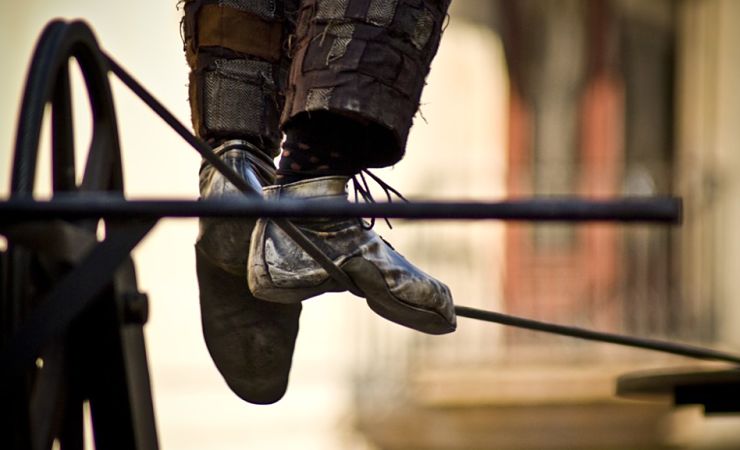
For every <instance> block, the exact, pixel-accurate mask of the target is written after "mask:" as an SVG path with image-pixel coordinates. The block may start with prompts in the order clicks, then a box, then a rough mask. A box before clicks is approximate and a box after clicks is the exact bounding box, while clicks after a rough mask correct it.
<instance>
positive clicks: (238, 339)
mask: <svg viewBox="0 0 740 450" xmlns="http://www.w3.org/2000/svg"><path fill="white" fill-rule="evenodd" d="M215 152H216V154H218V155H219V156H220V157H221V158H222V159H223V161H224V162H226V164H228V165H229V166H230V167H231V168H233V169H234V170H236V171H237V173H239V174H240V175H241V176H242V177H243V178H244V179H245V180H247V182H249V183H250V184H251V185H252V186H253V187H255V188H256V189H257V191H258V192H259V191H260V190H261V189H262V185H264V184H269V183H271V182H272V181H273V179H274V173H275V168H274V166H273V165H272V162H271V161H269V160H268V159H267V158H266V157H262V156H260V155H262V153H261V152H260V150H259V149H257V148H256V147H254V146H252V145H251V144H249V143H247V142H245V141H240V140H233V141H227V142H225V143H224V144H223V145H221V146H220V147H218V148H217V149H215ZM200 192H201V198H202V199H205V198H218V197H224V196H232V195H233V196H237V195H244V194H243V193H241V192H240V191H239V190H238V189H237V188H236V187H234V186H233V185H232V184H231V183H229V182H228V181H227V180H226V179H225V178H224V177H223V176H222V175H221V174H220V173H219V172H218V171H216V170H215V169H213V167H211V166H210V165H209V164H204V165H203V167H202V168H201V172H200ZM254 224H255V221H254V220H249V219H247V220H243V219H239V220H236V219H221V218H203V219H201V221H200V234H199V236H198V240H197V242H196V245H195V249H196V252H195V255H196V268H197V275H198V285H199V287H200V309H201V324H202V327H203V336H204V338H205V341H206V346H207V348H208V351H209V353H210V355H211V358H212V359H213V362H214V363H215V365H216V368H217V369H218V371H219V372H220V373H221V375H222V376H223V378H224V380H225V381H226V383H227V385H228V386H229V387H230V388H231V390H232V391H234V393H236V394H237V395H238V396H239V397H241V398H242V399H244V400H246V401H248V402H250V403H256V404H269V403H274V402H276V401H278V400H280V398H282V396H283V395H284V394H285V390H286V388H287V385H288V376H289V373H290V367H291V363H292V359H293V350H294V348H295V341H296V337H297V335H298V321H299V317H300V314H301V305H300V304H294V305H280V304H270V303H267V302H263V301H261V300H259V299H257V298H255V297H254V296H253V295H252V294H251V293H250V292H249V288H248V287H247V283H246V279H245V277H244V271H245V269H246V264H247V251H248V250H249V237H250V235H251V233H252V229H253V227H254Z"/></svg>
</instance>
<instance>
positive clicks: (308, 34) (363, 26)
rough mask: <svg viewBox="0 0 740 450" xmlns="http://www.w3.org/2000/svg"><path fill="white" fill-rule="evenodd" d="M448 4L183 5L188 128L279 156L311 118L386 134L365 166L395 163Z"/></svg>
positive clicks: (240, 1)
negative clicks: (337, 119) (337, 118)
mask: <svg viewBox="0 0 740 450" xmlns="http://www.w3.org/2000/svg"><path fill="white" fill-rule="evenodd" d="M449 3H450V0H185V2H184V9H185V15H184V18H183V32H184V42H185V53H186V56H187V60H188V64H189V66H190V68H191V72H190V88H189V89H190V91H189V97H190V103H191V111H192V121H193V127H194V129H195V131H196V133H197V134H198V135H199V136H200V137H202V138H203V139H206V140H209V141H211V142H212V143H218V142H219V141H221V140H225V139H234V138H241V139H248V140H250V141H251V142H253V143H255V144H256V145H258V146H259V147H260V148H261V149H262V151H264V152H265V153H266V154H267V155H269V156H271V157H274V156H276V155H277V154H278V152H279V146H280V142H281V139H282V130H283V129H284V128H285V127H287V126H289V125H290V123H291V121H292V120H294V119H295V118H296V117H298V116H300V115H305V114H311V112H313V111H328V112H330V113H334V114H339V115H343V116H345V117H351V118H356V119H357V120H358V121H363V122H364V123H367V122H370V123H373V124H377V125H380V126H381V129H383V130H385V131H387V132H388V133H390V134H391V136H392V139H390V140H386V141H385V142H392V143H393V144H392V145H390V148H378V149H377V151H373V152H372V153H371V154H369V155H363V156H362V157H363V158H365V159H366V161H363V164H364V165H365V166H366V167H382V166H386V165H391V164H394V163H396V162H397V161H399V160H400V159H401V158H402V157H403V153H404V149H405V146H406V140H407V137H408V133H409V130H410V128H411V125H412V120H413V117H414V116H415V114H416V111H417V109H418V106H419V99H420V96H421V91H422V88H423V86H424V80H425V78H426V76H427V74H428V72H429V67H430V64H431V60H432V58H433V56H434V54H435V53H436V51H437V48H438V46H439V40H440V35H441V32H442V28H443V26H444V22H445V18H446V16H447V9H448V7H449Z"/></svg>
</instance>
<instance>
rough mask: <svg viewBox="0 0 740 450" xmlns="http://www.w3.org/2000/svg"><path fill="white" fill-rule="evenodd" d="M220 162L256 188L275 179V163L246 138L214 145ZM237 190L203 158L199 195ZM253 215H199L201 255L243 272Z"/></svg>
mask: <svg viewBox="0 0 740 450" xmlns="http://www.w3.org/2000/svg"><path fill="white" fill-rule="evenodd" d="M214 153H216V154H217V155H218V156H219V157H220V158H221V159H222V160H223V162H225V163H226V165H228V166H229V167H231V168H232V169H234V171H236V173H238V174H239V175H241V177H242V178H243V179H244V180H246V181H247V183H249V184H250V185H251V186H252V187H253V188H254V189H255V190H256V192H260V191H262V187H263V186H266V185H270V184H272V183H273V182H274V181H275V166H274V164H273V163H272V160H270V159H268V157H267V156H265V155H264V153H262V151H261V150H259V149H258V148H257V147H255V146H253V145H252V144H250V143H249V142H247V141H243V140H238V139H234V140H230V141H226V142H224V143H223V144H222V145H220V146H219V147H218V148H216V149H214ZM243 195H245V193H243V192H241V191H240V190H239V189H237V188H236V186H234V185H233V184H231V183H230V182H229V181H228V180H227V179H226V178H225V177H224V176H223V175H221V173H220V172H219V171H217V170H216V169H214V168H213V166H211V165H210V164H208V163H207V162H204V163H203V165H202V166H201V169H200V198H201V199H207V198H220V197H239V196H243ZM254 224H255V220H254V219H233V218H230V219H226V218H218V217H217V218H210V217H204V218H201V219H200V222H199V225H200V227H199V228H200V231H199V234H198V240H197V242H196V246H197V247H198V249H199V250H200V251H201V253H202V256H204V257H206V258H208V259H210V260H211V262H212V263H213V264H215V265H216V266H218V267H220V268H221V269H223V270H225V271H227V272H229V273H232V274H234V275H239V276H243V275H244V270H245V267H247V251H248V250H249V237H250V236H251V235H252V229H253V228H254Z"/></svg>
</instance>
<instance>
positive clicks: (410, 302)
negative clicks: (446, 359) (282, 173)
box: [247, 176, 456, 334]
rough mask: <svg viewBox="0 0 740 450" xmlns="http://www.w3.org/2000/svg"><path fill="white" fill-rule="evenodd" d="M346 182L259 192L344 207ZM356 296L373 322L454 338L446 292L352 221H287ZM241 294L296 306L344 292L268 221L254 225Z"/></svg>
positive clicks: (326, 180) (328, 180) (337, 179)
mask: <svg viewBox="0 0 740 450" xmlns="http://www.w3.org/2000/svg"><path fill="white" fill-rule="evenodd" d="M347 182H348V178H347V177H344V176H330V177H321V178H313V179H308V180H303V181H298V182H296V183H291V184H286V185H276V186H269V187H266V188H265V189H264V197H265V199H268V200H279V199H280V198H285V197H288V198H300V199H304V200H306V201H326V200H334V201H347V192H346V185H347ZM293 223H294V225H296V226H297V227H298V229H300V230H301V231H302V232H303V233H304V234H305V235H306V236H307V237H308V239H310V240H311V241H312V242H313V243H314V244H315V245H317V246H318V247H319V248H320V249H321V250H322V251H323V252H324V253H326V255H327V256H329V258H331V259H332V260H333V261H334V262H335V263H336V264H337V265H338V266H339V267H340V268H342V270H344V271H345V272H346V273H347V275H348V276H349V277H350V279H351V280H352V281H353V282H354V284H355V285H356V286H357V288H358V290H359V291H360V292H362V294H363V295H364V297H365V299H366V300H367V304H368V306H370V308H371V309H372V310H373V311H375V312H376V313H377V314H379V315H380V316H382V317H384V318H386V319H388V320H391V321H393V322H396V323H398V324H401V325H404V326H407V327H410V328H413V329H416V330H419V331H422V332H425V333H430V334H443V333H450V332H452V331H455V327H456V319H455V311H454V305H453V302H452V296H451V294H450V290H449V289H448V288H447V286H445V285H444V284H443V283H442V282H440V281H438V280H436V279H434V278H432V277H431V276H429V275H427V274H426V273H424V272H422V271H421V270H420V269H418V268H417V267H415V266H414V265H413V264H411V263H410V262H408V261H407V260H406V259H405V258H404V257H403V256H402V255H401V254H399V253H398V252H396V251H395V250H394V249H393V247H391V246H390V244H388V243H387V242H386V241H385V240H383V239H382V238H381V237H380V236H378V234H377V233H375V232H374V231H372V230H370V229H368V227H366V226H364V223H363V222H362V221H361V220H359V219H301V220H293ZM248 267H249V270H248V275H247V279H248V280H249V288H250V290H251V291H252V293H253V294H254V295H255V296H256V297H258V298H260V299H263V300H266V301H269V302H275V303H282V304H297V303H300V302H301V301H303V300H305V299H308V298H311V297H314V296H316V295H319V294H322V293H324V292H339V291H343V290H344V288H343V286H341V285H340V284H338V283H337V282H336V281H334V279H332V278H331V277H330V276H329V275H328V274H327V272H326V271H325V270H324V269H323V268H322V267H321V266H319V265H318V264H317V263H316V262H315V261H314V260H313V259H312V258H311V257H310V256H309V255H308V254H307V253H306V252H304V251H303V249H301V248H300V247H298V246H297V245H296V244H295V243H294V242H293V240H292V239H290V238H289V237H288V236H287V235H286V234H285V233H284V232H283V231H282V230H281V229H280V228H279V227H277V226H276V225H275V224H274V223H273V222H272V221H270V220H269V219H259V220H258V221H257V225H256V226H255V228H254V231H253V233H252V242H251V245H250V250H249V261H248Z"/></svg>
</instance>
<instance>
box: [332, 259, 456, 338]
mask: <svg viewBox="0 0 740 450" xmlns="http://www.w3.org/2000/svg"><path fill="white" fill-rule="evenodd" d="M342 268H343V269H344V270H345V271H346V272H347V274H348V275H349V277H350V278H351V279H352V281H353V282H354V283H355V284H356V285H357V287H358V288H360V290H361V291H363V292H364V293H365V294H366V297H365V300H366V301H367V305H368V306H369V307H370V309H372V310H373V311H374V312H375V313H376V314H378V315H379V316H381V317H383V318H385V319H387V320H390V321H391V322H395V323H397V324H399V325H403V326H405V327H408V328H413V329H414V330H418V331H421V332H423V333H427V334H447V333H452V332H453V331H455V329H456V328H457V326H456V325H455V324H454V323H450V321H449V320H447V319H446V318H445V317H444V316H443V315H442V314H440V313H438V312H436V311H433V310H429V309H424V308H420V307H418V306H413V305H411V304H409V303H406V302H404V301H403V300H401V299H399V298H397V297H396V296H394V295H393V294H392V293H391V292H390V290H389V289H388V287H387V286H386V283H385V279H384V278H383V274H382V273H381V272H380V270H379V269H378V268H377V267H375V266H374V265H373V264H372V263H370V262H369V261H367V260H366V259H363V258H351V259H349V260H348V261H347V262H346V263H345V264H343V265H342ZM381 286H382V287H381Z"/></svg>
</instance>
